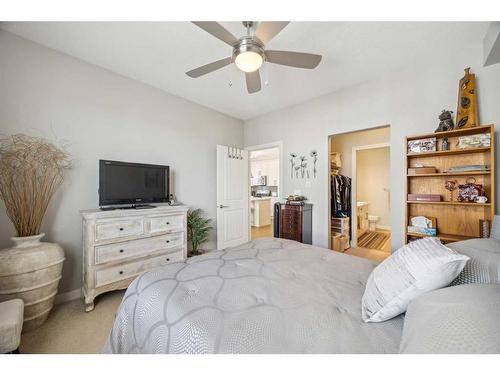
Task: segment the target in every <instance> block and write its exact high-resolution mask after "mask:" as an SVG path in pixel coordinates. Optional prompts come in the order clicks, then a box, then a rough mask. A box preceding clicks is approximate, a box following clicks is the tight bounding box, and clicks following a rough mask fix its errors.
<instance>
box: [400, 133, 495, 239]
mask: <svg viewBox="0 0 500 375" xmlns="http://www.w3.org/2000/svg"><path fill="white" fill-rule="evenodd" d="M494 132H495V129H494V125H485V126H480V127H476V128H468V129H459V130H452V131H448V132H441V133H428V134H421V135H415V136H410V137H406V139H405V150H407V145H408V141H410V140H417V139H424V138H432V137H436V140H437V142H436V143H437V144H436V146H437V151H432V152H424V153H408V152H407V153H406V194H407V195H406V196H408V194H440V195H441V196H442V201H439V202H428V201H408V200H407V201H406V215H405V216H406V226H405V236H406V242H408V241H409V240H410V239H415V238H422V237H428V236H427V235H424V234H419V233H408V223H409V220H410V217H412V216H426V217H434V218H436V221H437V230H438V234H437V237H439V238H440V239H441V240H442V241H444V242H454V241H462V240H466V239H471V238H479V234H480V230H479V220H490V221H493V216H494V213H495V134H494ZM485 133H489V134H490V139H491V145H490V147H480V148H470V149H459V148H458V147H457V142H458V137H461V136H465V135H473V134H485ZM444 138H448V141H449V145H450V150H445V151H443V150H442V142H443V139H444ZM475 164H478V165H487V166H488V167H489V169H488V170H481V171H469V172H446V171H447V170H449V168H450V167H456V166H461V165H475ZM417 165H424V166H433V167H436V170H437V173H426V174H421V175H414V174H411V175H410V174H408V168H412V167H416V166H417ZM469 177H474V179H475V180H476V183H478V184H482V185H483V187H484V190H485V195H486V197H487V198H488V202H487V203H468V202H459V201H457V196H458V189H457V190H455V191H454V192H453V199H452V200H451V199H450V192H449V191H448V190H446V189H445V187H444V185H445V182H446V181H447V180H456V181H458V184H464V183H465V182H466V180H467V179H468V178H469Z"/></svg>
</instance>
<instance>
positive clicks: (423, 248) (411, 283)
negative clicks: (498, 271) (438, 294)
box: [361, 237, 469, 322]
mask: <svg viewBox="0 0 500 375" xmlns="http://www.w3.org/2000/svg"><path fill="white" fill-rule="evenodd" d="M468 259H469V257H467V256H465V255H461V254H458V253H457V252H455V251H454V250H452V249H449V248H447V247H446V246H444V245H443V244H441V242H440V241H439V240H438V239H437V238H433V237H428V238H424V239H421V240H418V241H414V242H411V243H409V244H408V245H405V246H403V247H401V248H400V249H399V250H397V251H396V252H395V253H393V254H392V255H391V256H390V257H389V258H387V259H386V260H384V261H383V262H382V263H380V264H379V265H378V266H377V267H376V268H375V269H374V270H373V271H372V273H371V274H370V277H369V278H368V281H367V284H366V288H365V293H364V295H363V299H362V301H361V312H362V317H363V320H364V321H365V322H383V321H385V320H388V319H391V318H393V317H395V316H397V315H399V314H401V313H404V312H405V311H406V308H407V307H408V304H409V303H410V301H411V300H413V299H414V298H416V297H418V296H419V295H421V294H423V293H425V292H429V291H431V290H434V289H439V288H443V287H445V286H447V285H449V284H450V283H451V282H452V281H453V280H454V279H455V277H457V275H458V274H459V273H460V272H461V271H462V269H463V268H464V266H465V264H466V263H467V260H468Z"/></svg>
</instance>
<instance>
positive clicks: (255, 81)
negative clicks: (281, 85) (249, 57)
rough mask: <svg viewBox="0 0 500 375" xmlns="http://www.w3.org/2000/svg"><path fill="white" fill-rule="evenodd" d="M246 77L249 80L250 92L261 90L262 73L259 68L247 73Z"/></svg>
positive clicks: (248, 87)
mask: <svg viewBox="0 0 500 375" xmlns="http://www.w3.org/2000/svg"><path fill="white" fill-rule="evenodd" d="M245 78H246V81H247V90H248V93H249V94H253V93H255V92H257V91H260V88H261V86H260V73H259V71H258V70H256V71H255V72H251V73H245Z"/></svg>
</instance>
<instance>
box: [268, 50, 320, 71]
mask: <svg viewBox="0 0 500 375" xmlns="http://www.w3.org/2000/svg"><path fill="white" fill-rule="evenodd" d="M266 61H268V62H271V63H274V64H281V65H288V66H293V67H294V68H303V69H314V68H316V67H317V66H318V64H319V63H320V61H321V55H314V54H312V53H302V52H291V51H266Z"/></svg>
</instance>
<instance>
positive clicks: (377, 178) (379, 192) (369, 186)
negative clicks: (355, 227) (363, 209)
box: [356, 147, 391, 227]
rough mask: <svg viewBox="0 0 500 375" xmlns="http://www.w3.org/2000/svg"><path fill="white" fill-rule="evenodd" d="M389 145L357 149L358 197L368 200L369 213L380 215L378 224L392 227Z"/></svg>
mask: <svg viewBox="0 0 500 375" xmlns="http://www.w3.org/2000/svg"><path fill="white" fill-rule="evenodd" d="M389 168H390V150H389V147H382V148H371V149H367V150H358V151H356V172H357V173H356V185H357V188H356V198H357V201H358V202H359V201H363V202H368V204H369V205H368V214H369V215H377V216H379V217H380V219H379V221H378V222H377V225H380V226H382V227H390V225H391V217H390V204H389V197H390V194H389V189H390V187H391V186H390V184H391V181H390V177H391V171H390V169H389Z"/></svg>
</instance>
